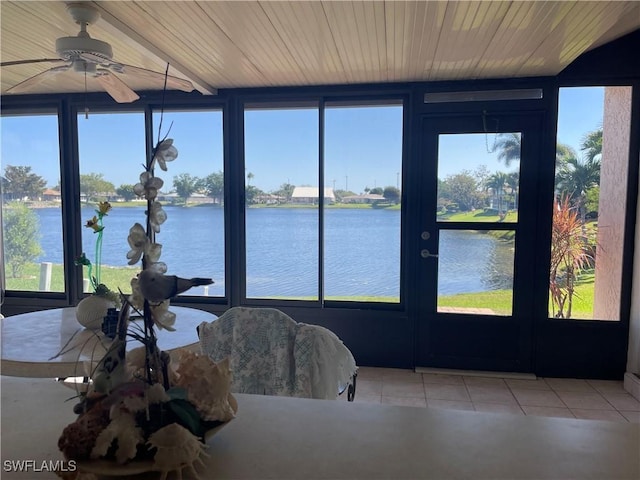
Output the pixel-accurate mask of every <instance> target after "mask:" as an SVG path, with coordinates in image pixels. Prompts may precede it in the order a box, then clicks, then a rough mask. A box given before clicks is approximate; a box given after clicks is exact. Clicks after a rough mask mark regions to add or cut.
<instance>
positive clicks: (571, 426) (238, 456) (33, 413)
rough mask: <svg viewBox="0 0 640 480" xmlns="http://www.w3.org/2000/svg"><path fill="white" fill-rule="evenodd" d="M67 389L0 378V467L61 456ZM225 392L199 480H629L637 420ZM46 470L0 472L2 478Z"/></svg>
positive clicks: (637, 457)
mask: <svg viewBox="0 0 640 480" xmlns="http://www.w3.org/2000/svg"><path fill="white" fill-rule="evenodd" d="M67 397H68V390H66V389H61V388H59V387H57V386H56V385H55V382H53V381H52V380H46V379H24V378H11V377H2V432H3V435H2V463H3V465H4V464H5V461H7V460H19V459H34V460H37V461H38V462H41V461H42V460H57V459H62V455H61V454H60V452H59V451H58V449H57V439H58V437H59V435H60V433H61V432H62V429H63V428H64V427H65V426H66V425H67V424H68V423H70V422H72V421H73V420H74V418H75V417H74V415H73V414H72V412H71V407H72V405H71V403H69V402H67V403H65V399H66V398H67ZM236 397H237V399H238V403H239V410H238V415H237V417H236V418H235V419H234V420H232V421H231V422H230V423H229V424H228V425H227V426H226V427H225V428H223V429H222V430H221V431H220V432H219V433H218V434H217V435H215V436H214V437H212V438H211V439H210V440H209V442H208V450H207V453H208V454H209V457H206V458H205V459H204V461H205V465H204V466H203V467H198V472H199V473H200V478H201V479H212V480H213V479H215V480H221V479H231V478H233V479H237V480H243V479H374V480H375V479H411V480H413V479H437V480H449V479H466V480H469V479H474V480H475V479H487V480H497V479H505V480H506V479H508V480H515V479H517V480H525V479H531V480H533V479H535V480H541V479H553V480H558V479H580V480H589V479H594V480H595V479H597V480H610V479H616V480H623V479H629V480H637V479H638V478H640V427H639V426H638V424H631V423H619V422H606V421H595V420H576V419H565V418H545V417H531V416H517V415H509V414H494V413H483V412H463V411H456V410H443V409H436V408H411V407H396V406H387V405H380V404H367V403H358V402H357V397H356V402H354V403H351V402H346V401H339V400H338V401H331V400H311V399H299V398H285V397H266V396H254V395H240V394H239V395H236ZM7 432H11V434H10V435H9V434H7ZM185 477H186V478H191V477H189V476H188V475H186V476H185ZM49 478H55V477H54V476H53V475H51V474H48V473H37V474H36V473H34V472H28V473H17V472H7V471H3V472H2V479H3V480H9V479H21V480H27V479H28V480H32V479H35V480H40V479H42V480H45V479H49ZM143 478H154V479H157V478H158V476H157V475H148V476H145V477H143ZM173 478H175V477H173Z"/></svg>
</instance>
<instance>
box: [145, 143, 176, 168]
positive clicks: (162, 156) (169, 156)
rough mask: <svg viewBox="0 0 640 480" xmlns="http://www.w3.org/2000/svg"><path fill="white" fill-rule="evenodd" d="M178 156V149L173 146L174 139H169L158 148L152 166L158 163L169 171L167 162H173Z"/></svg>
mask: <svg viewBox="0 0 640 480" xmlns="http://www.w3.org/2000/svg"><path fill="white" fill-rule="evenodd" d="M177 156H178V149H177V148H176V147H174V146H173V139H172V138H167V139H165V140H163V141H162V142H160V144H159V145H158V147H157V148H156V153H155V155H154V156H153V161H152V162H151V166H152V167H153V165H155V163H156V162H158V166H159V167H160V168H161V169H162V170H164V171H165V172H166V171H167V162H173V161H174V160H175V159H176V158H177Z"/></svg>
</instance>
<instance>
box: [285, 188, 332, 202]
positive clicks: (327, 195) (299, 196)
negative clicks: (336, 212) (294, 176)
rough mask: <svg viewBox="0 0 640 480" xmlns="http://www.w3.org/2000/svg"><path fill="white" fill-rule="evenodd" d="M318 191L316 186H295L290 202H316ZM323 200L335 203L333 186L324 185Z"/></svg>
mask: <svg viewBox="0 0 640 480" xmlns="http://www.w3.org/2000/svg"><path fill="white" fill-rule="evenodd" d="M318 192H319V189H318V187H295V188H294V189H293V194H292V195H291V202H292V203H309V204H316V203H318ZM324 201H325V202H327V203H335V201H336V196H335V195H334V193H333V188H330V187H325V189H324Z"/></svg>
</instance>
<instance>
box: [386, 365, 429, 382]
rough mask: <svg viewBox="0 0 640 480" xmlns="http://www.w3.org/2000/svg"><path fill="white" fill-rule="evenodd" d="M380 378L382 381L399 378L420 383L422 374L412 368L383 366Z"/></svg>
mask: <svg viewBox="0 0 640 480" xmlns="http://www.w3.org/2000/svg"><path fill="white" fill-rule="evenodd" d="M381 370H382V380H383V381H384V382H386V381H388V380H401V381H404V382H414V383H422V374H421V373H416V372H414V371H413V370H403V369H400V368H383V369H381Z"/></svg>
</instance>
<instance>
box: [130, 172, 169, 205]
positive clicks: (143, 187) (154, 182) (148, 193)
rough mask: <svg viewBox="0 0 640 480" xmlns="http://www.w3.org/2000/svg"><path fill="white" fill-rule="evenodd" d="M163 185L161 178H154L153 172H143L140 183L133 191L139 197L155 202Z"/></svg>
mask: <svg viewBox="0 0 640 480" xmlns="http://www.w3.org/2000/svg"><path fill="white" fill-rule="evenodd" d="M163 185H164V181H163V180H162V179H161V178H159V177H154V176H153V174H152V173H151V172H142V173H141V174H140V183H136V184H135V185H134V187H133V191H134V193H135V194H136V195H137V196H139V197H144V198H146V199H147V200H154V199H155V198H156V197H157V196H158V190H160V189H161V188H162V186H163Z"/></svg>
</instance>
